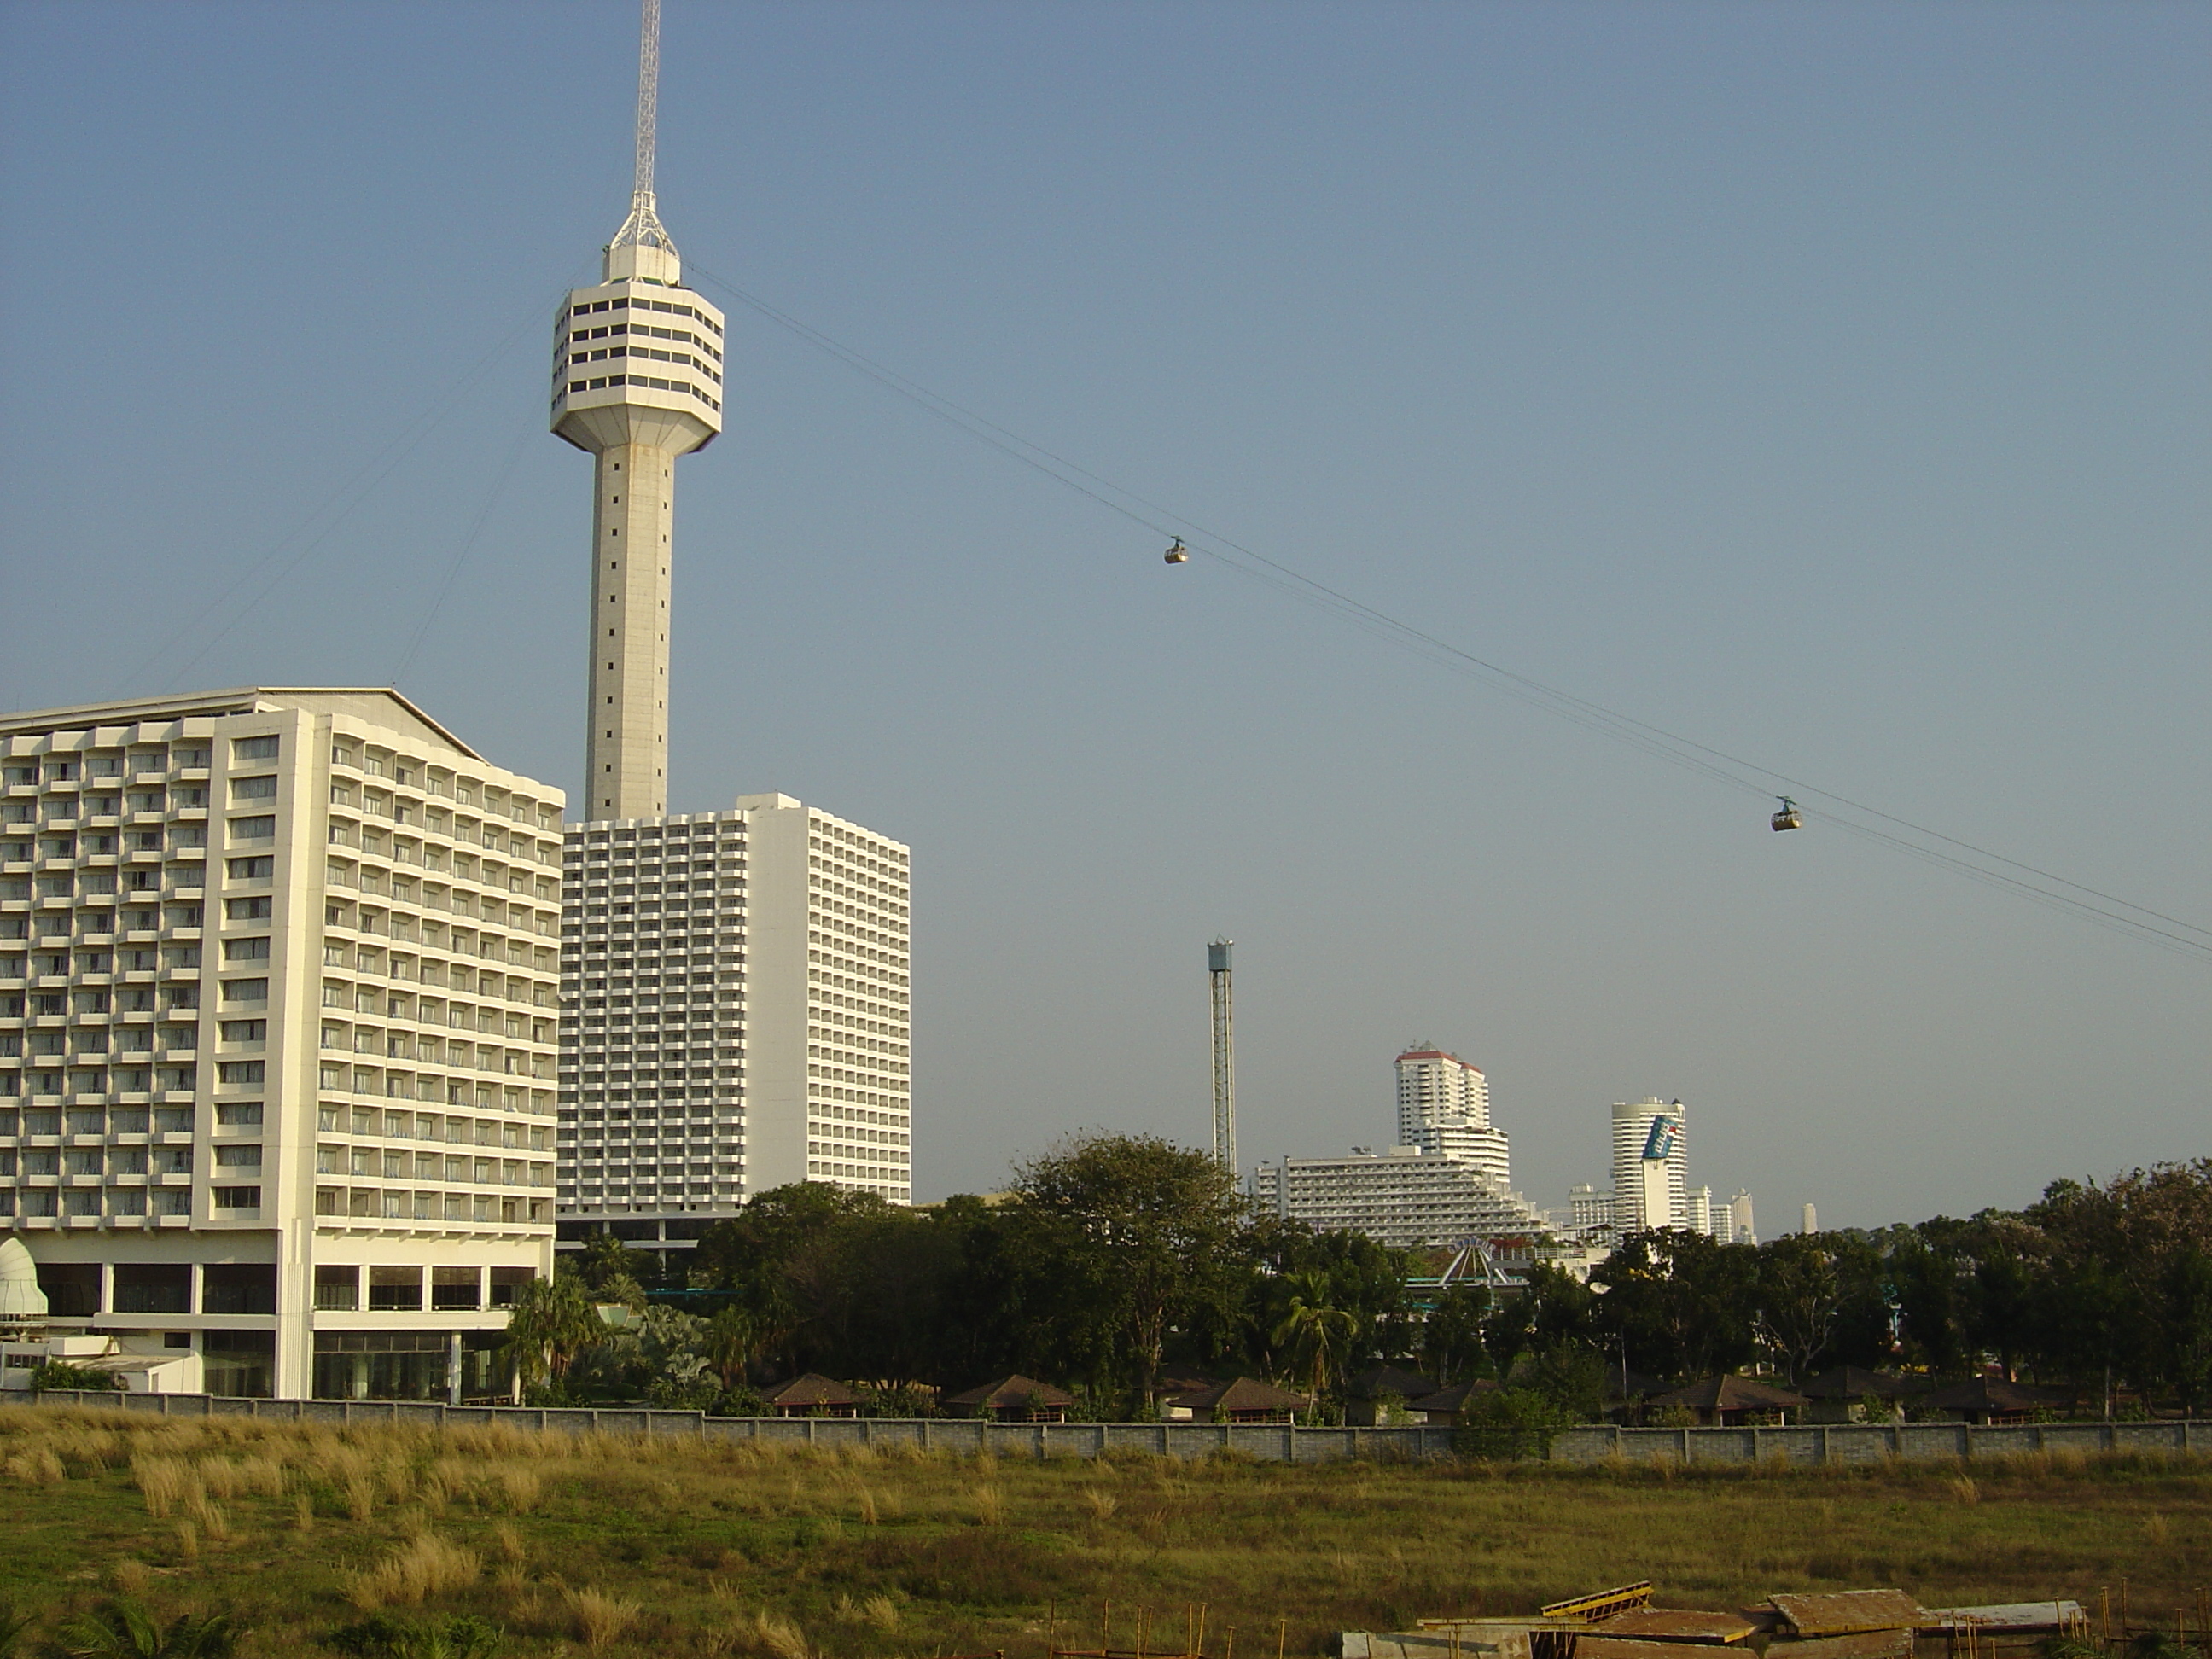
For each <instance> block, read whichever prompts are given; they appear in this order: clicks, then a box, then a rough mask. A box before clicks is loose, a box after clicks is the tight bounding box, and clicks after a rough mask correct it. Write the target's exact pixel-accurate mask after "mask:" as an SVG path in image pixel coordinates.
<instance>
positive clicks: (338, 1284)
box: [315, 1267, 361, 1313]
mask: <svg viewBox="0 0 2212 1659" xmlns="http://www.w3.org/2000/svg"><path fill="white" fill-rule="evenodd" d="M315 1306H316V1308H317V1309H318V1310H320V1311H322V1312H325V1313H355V1312H357V1311H359V1310H360V1308H361V1269H360V1268H358V1267H317V1268H316V1269H315Z"/></svg>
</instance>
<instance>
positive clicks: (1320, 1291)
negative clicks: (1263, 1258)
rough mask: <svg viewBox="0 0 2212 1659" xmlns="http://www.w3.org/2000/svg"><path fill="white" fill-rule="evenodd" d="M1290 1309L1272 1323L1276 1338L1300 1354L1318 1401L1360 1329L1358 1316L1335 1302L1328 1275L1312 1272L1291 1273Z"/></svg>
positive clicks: (1289, 1282) (1289, 1281)
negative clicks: (1308, 1372) (1332, 1297)
mask: <svg viewBox="0 0 2212 1659" xmlns="http://www.w3.org/2000/svg"><path fill="white" fill-rule="evenodd" d="M1286 1282H1287V1283H1288V1284H1289V1285H1290V1288H1291V1303H1290V1308H1289V1310H1288V1311H1287V1312H1285V1314H1284V1316H1283V1317H1282V1319H1281V1320H1280V1321H1279V1322H1278V1323H1277V1324H1276V1326H1275V1340H1276V1341H1277V1342H1279V1343H1282V1344H1283V1345H1285V1346H1287V1347H1289V1348H1290V1349H1291V1351H1292V1352H1296V1353H1298V1354H1300V1355H1303V1356H1304V1359H1305V1362H1306V1364H1307V1365H1308V1366H1309V1368H1310V1373H1311V1376H1312V1381H1313V1393H1314V1397H1315V1398H1316V1400H1318V1399H1319V1398H1320V1397H1321V1395H1322V1394H1323V1393H1325V1392H1326V1391H1327V1389H1328V1381H1329V1376H1330V1374H1331V1373H1332V1372H1333V1371H1334V1370H1335V1368H1336V1364H1337V1360H1338V1356H1339V1354H1340V1352H1342V1351H1343V1350H1345V1349H1346V1348H1348V1347H1349V1346H1351V1342H1352V1337H1353V1336H1354V1335H1355V1334H1358V1329H1359V1321H1358V1317H1357V1316H1355V1315H1352V1314H1350V1313H1347V1312H1346V1310H1343V1309H1342V1308H1340V1307H1337V1306H1336V1305H1334V1302H1333V1301H1332V1299H1331V1294H1330V1287H1329V1282H1328V1275H1327V1274H1325V1273H1312V1272H1306V1273H1291V1274H1290V1275H1289V1276H1288V1278H1287V1280H1286Z"/></svg>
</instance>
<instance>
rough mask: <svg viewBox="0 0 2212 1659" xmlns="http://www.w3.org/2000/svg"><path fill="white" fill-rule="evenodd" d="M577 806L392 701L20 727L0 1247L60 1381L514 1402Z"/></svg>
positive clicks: (322, 698)
mask: <svg viewBox="0 0 2212 1659" xmlns="http://www.w3.org/2000/svg"><path fill="white" fill-rule="evenodd" d="M561 809H562V798H561V794H560V792H559V791H557V790H555V789H550V788H548V787H546V786H544V785H543V784H540V783H538V782H536V781H533V780H532V779H529V778H526V777H521V776H519V775H516V774H514V773H512V772H509V771H507V770H505V769H502V768H500V767H496V766H493V765H491V764H489V763H487V762H486V761H485V760H484V759H483V757H482V756H480V755H478V754H477V753H476V752H475V751H474V750H471V749H470V748H469V747H468V746H467V745H466V744H464V743H462V742H461V741H460V740H459V738H455V737H454V736H453V734H452V733H451V732H447V730H445V728H444V727H442V726H439V725H438V724H437V723H436V722H435V721H434V720H431V719H429V718H428V716H427V715H425V714H422V711H421V710H419V709H417V708H416V707H415V706H414V705H413V704H411V703H410V702H408V701H407V700H406V699H405V698H404V697H403V696H400V695H399V694H398V693H397V692H395V691H391V690H268V689H257V688H247V689H245V690H234V691H222V692H211V693H206V694H203V695H200V696H185V697H171V698H154V699H147V700H143V701H138V702H112V703H100V704H94V705H90V706H87V707H80V708H56V709H47V710H44V711H40V712H37V713H32V714H12V715H8V716H5V717H0V1227H4V1228H6V1229H8V1230H9V1231H10V1232H11V1233H12V1235H13V1236H14V1237H15V1238H17V1239H20V1240H21V1241H22V1243H24V1244H25V1245H26V1246H27V1248H28V1249H29V1251H30V1254H31V1256H32V1258H33V1266H34V1267H35V1270H36V1273H37V1276H38V1279H39V1283H40V1288H41V1289H42V1290H43V1291H44V1292H45V1294H46V1302H47V1308H48V1315H49V1318H48V1322H47V1326H46V1336H47V1338H48V1339H49V1340H52V1342H54V1343H55V1345H56V1346H55V1348H54V1349H53V1352H59V1353H61V1354H63V1355H64V1357H68V1358H85V1359H87V1360H88V1362H90V1363H97V1364H106V1365H108V1366H110V1367H112V1369H115V1370H118V1371H121V1372H123V1373H124V1374H125V1376H129V1377H131V1379H133V1380H132V1383H131V1386H133V1387H147V1386H152V1387H155V1388H158V1389H162V1390H164V1391H169V1392H180V1391H181V1392H190V1391H193V1390H197V1389H206V1390H207V1391H209V1392H211V1393H216V1394H229V1395H278V1396H283V1397H298V1396H301V1395H307V1394H310V1393H313V1394H314V1395H323V1396H326V1397H329V1396H335V1397H347V1396H362V1395H373V1396H377V1397H382V1398H393V1397H398V1398H422V1397H428V1398H436V1399H451V1400H457V1399H462V1398H465V1397H469V1396H477V1395H495V1394H498V1393H500V1392H501V1391H502V1390H503V1389H505V1388H506V1387H507V1376H508V1370H509V1364H510V1362H509V1359H508V1357H507V1355H506V1354H505V1353H504V1352H503V1351H502V1350H501V1346H500V1345H501V1341H502V1340H503V1338H502V1332H503V1328H504V1327H505V1324H506V1321H507V1316H506V1314H505V1312H504V1306H505V1304H507V1303H508V1302H509V1301H511V1300H512V1299H513V1296H514V1294H515V1291H516V1290H517V1288H518V1287H519V1286H520V1285H522V1284H524V1283H526V1282H527V1281H528V1280H529V1279H532V1277H536V1276H542V1275H544V1274H545V1273H550V1271H551V1267H552V1243H553V1200H554V1156H555V1153H554V1122H555V1117H554V1106H555V1100H554V1095H555V1088H556V1084H555V1073H554V1066H555V1054H556V1048H555V1040H556V1024H555V1023H556V1019H557V1018H558V1016H559V1010H558V1007H557V1001H558V999H557V995H556V984H557V979H556V975H557V973H558V967H557V963H556V949H557V933H558V928H559V915H560V896H559V881H560V868H561ZM35 1357H36V1350H25V1349H20V1348H19V1349H18V1350H17V1352H15V1353H13V1354H11V1355H10V1357H9V1370H8V1372H7V1375H8V1376H9V1377H10V1378H12V1379H14V1380H17V1381H20V1379H21V1376H23V1375H24V1373H23V1372H22V1371H21V1370H19V1369H16V1368H15V1362H16V1361H17V1360H25V1359H30V1358H35Z"/></svg>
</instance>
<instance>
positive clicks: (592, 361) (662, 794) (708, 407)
mask: <svg viewBox="0 0 2212 1659" xmlns="http://www.w3.org/2000/svg"><path fill="white" fill-rule="evenodd" d="M643 9H644V27H643V30H642V34H641V43H640V49H639V53H638V91H637V177H636V183H635V187H634V189H633V190H632V191H631V195H630V210H629V217H628V218H627V219H625V220H623V225H622V228H621V229H620V230H618V231H617V232H616V233H615V237H614V240H612V241H611V242H610V243H608V244H607V246H606V250H605V257H604V259H603V261H602V264H601V270H600V279H599V283H598V285H597V286H596V287H592V288H580V289H575V290H574V291H573V292H572V293H570V294H569V295H568V299H567V301H565V302H564V303H563V304H562V307H561V312H560V315H559V316H558V317H557V318H556V319H555V325H554V341H553V408H552V427H553V431H554V433H555V434H556V435H557V436H560V437H562V438H565V439H567V440H568V441H569V442H570V443H572V444H574V445H575V446H576V447H577V448H579V449H583V450H588V451H589V452H591V454H592V457H593V460H594V466H593V476H592V616H591V629H590V643H591V658H590V665H591V667H590V674H589V686H590V697H591V706H590V711H589V712H590V721H589V724H588V725H587V726H586V728H585V742H584V759H585V774H586V775H585V781H584V792H583V793H582V794H581V795H580V797H578V799H579V801H580V804H581V806H582V809H583V813H582V816H583V817H585V818H586V820H604V819H607V818H641V817H660V816H662V815H663V814H665V812H666V811H668V623H669V611H668V600H669V573H670V570H671V568H672V565H673V557H672V555H673V544H672V534H673V527H674V519H675V504H676V458H677V457H678V456H679V455H684V454H689V453H690V452H691V451H693V450H695V449H700V448H703V447H705V446H706V445H707V444H708V443H709V442H711V441H713V439H714V435H715V434H716V433H718V432H720V430H721V429H722V313H720V311H719V310H717V309H716V308H715V307H714V306H712V305H710V304H708V302H707V301H706V300H704V299H703V298H702V297H701V296H700V295H697V294H696V293H694V292H693V291H692V290H691V289H687V288H685V287H684V268H683V262H682V260H681V259H680V258H678V255H677V252H676V244H675V242H674V241H673V240H671V239H670V237H669V234H668V233H667V231H666V230H665V229H664V228H662V227H661V223H660V218H659V213H658V212H657V211H656V209H655V204H654V199H653V137H654V134H653V129H654V125H655V122H656V117H657V112H658V105H659V78H660V27H659V25H660V7H659V0H644V7H643Z"/></svg>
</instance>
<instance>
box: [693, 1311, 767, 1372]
mask: <svg viewBox="0 0 2212 1659" xmlns="http://www.w3.org/2000/svg"><path fill="white" fill-rule="evenodd" d="M764 1336H765V1333H764V1332H763V1330H762V1328H761V1323H760V1322H759V1321H758V1320H757V1319H756V1318H754V1317H753V1316H752V1315H751V1313H750V1312H749V1311H747V1310H745V1309H744V1308H740V1307H738V1306H736V1305H734V1304H732V1306H730V1307H726V1308H725V1309H723V1310H721V1312H720V1313H718V1314H716V1315H715V1316H714V1317H713V1318H712V1319H710V1320H708V1322H707V1363H708V1364H710V1365H712V1366H713V1367H714V1373H715V1375H716V1376H720V1378H721V1379H722V1388H723V1389H724V1391H725V1392H727V1391H728V1390H729V1389H734V1388H736V1387H737V1386H738V1384H739V1383H743V1382H744V1380H745V1367H746V1366H748V1365H750V1364H752V1360H753V1356H754V1355H755V1354H757V1353H758V1352H760V1351H761V1349H762V1348H763V1346H765V1343H764V1340H763V1338H764Z"/></svg>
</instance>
